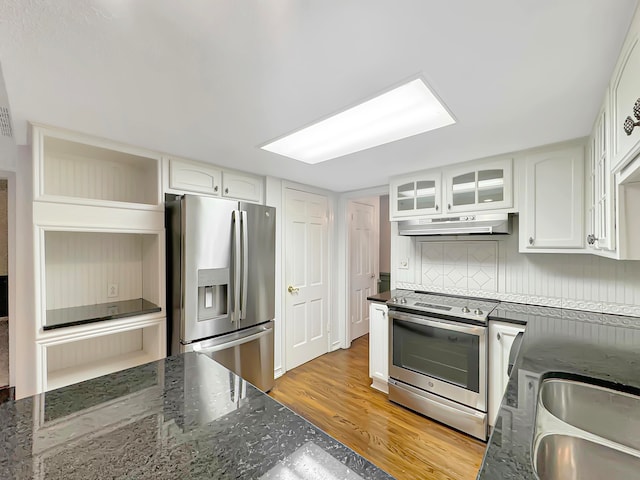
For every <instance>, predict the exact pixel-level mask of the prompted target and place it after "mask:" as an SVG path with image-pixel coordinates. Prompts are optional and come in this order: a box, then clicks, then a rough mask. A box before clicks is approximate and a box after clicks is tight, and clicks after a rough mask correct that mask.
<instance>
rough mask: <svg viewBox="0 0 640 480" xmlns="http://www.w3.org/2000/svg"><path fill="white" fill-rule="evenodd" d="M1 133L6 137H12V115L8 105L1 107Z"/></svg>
mask: <svg viewBox="0 0 640 480" xmlns="http://www.w3.org/2000/svg"><path fill="white" fill-rule="evenodd" d="M0 134H2V136H4V137H12V136H13V133H11V117H10V116H9V109H8V108H7V107H0Z"/></svg>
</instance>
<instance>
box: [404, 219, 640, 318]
mask: <svg viewBox="0 0 640 480" xmlns="http://www.w3.org/2000/svg"><path fill="white" fill-rule="evenodd" d="M514 220H515V222H514V225H513V230H514V233H513V234H512V235H509V236H495V237H457V238H452V239H451V240H449V239H446V240H444V239H442V238H433V239H432V238H429V237H400V236H395V237H394V238H393V244H394V248H395V249H396V252H395V256H396V258H397V259H400V260H403V261H404V260H408V262H407V267H406V268H400V267H398V268H395V270H394V272H393V274H392V276H393V275H395V280H396V288H408V289H420V290H428V291H436V292H442V293H452V294H458V295H469V296H478V297H486V298H495V299H498V300H503V301H510V302H518V303H529V304H535V305H544V306H553V307H561V308H570V309H577V310H589V311H594V312H604V313H614V314H619V315H634V316H640V261H620V260H610V259H608V258H603V257H598V256H595V255H589V254H545V253H529V254H523V253H519V252H518V235H517V231H518V225H517V218H516V219H514ZM396 263H398V261H396Z"/></svg>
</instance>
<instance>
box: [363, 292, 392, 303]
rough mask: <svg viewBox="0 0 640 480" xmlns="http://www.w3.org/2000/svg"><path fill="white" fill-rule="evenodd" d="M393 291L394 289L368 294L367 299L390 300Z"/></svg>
mask: <svg viewBox="0 0 640 480" xmlns="http://www.w3.org/2000/svg"><path fill="white" fill-rule="evenodd" d="M393 292H395V290H387V291H386V292H381V293H376V294H375V295H369V296H368V297H367V300H369V301H371V302H378V303H387V302H388V301H389V300H391V297H393Z"/></svg>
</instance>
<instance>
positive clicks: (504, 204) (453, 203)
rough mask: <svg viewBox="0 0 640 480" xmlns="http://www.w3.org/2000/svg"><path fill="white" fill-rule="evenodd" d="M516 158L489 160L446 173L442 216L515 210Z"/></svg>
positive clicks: (447, 170)
mask: <svg viewBox="0 0 640 480" xmlns="http://www.w3.org/2000/svg"><path fill="white" fill-rule="evenodd" d="M512 166H513V159H511V158H504V159H499V160H487V161H484V160H483V161H479V162H473V163H468V164H465V165H460V166H454V167H451V168H446V169H444V170H443V178H444V190H445V199H446V202H445V205H444V210H443V213H445V214H448V213H464V212H470V211H476V210H498V209H504V208H511V207H513V188H512V187H513V176H512Z"/></svg>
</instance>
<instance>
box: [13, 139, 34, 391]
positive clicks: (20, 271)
mask: <svg viewBox="0 0 640 480" xmlns="http://www.w3.org/2000/svg"><path fill="white" fill-rule="evenodd" d="M9 185H10V186H11V182H10V183H9ZM9 194H10V195H9V199H10V200H11V196H12V192H11V189H10V192H9ZM14 195H15V196H14V198H15V239H16V241H15V250H14V251H15V255H14V256H12V255H11V251H12V246H11V237H10V238H9V338H10V345H11V347H12V350H10V356H9V367H10V371H11V372H12V373H13V375H14V376H13V378H12V380H11V383H12V385H15V387H16V398H22V397H24V396H27V395H32V394H34V393H35V392H36V368H35V361H36V352H35V348H36V345H35V335H36V321H35V305H34V299H35V288H34V264H33V235H34V231H33V209H32V199H33V177H32V168H31V148H30V147H19V150H18V159H17V162H16V175H15V192H14ZM10 203H11V202H10ZM9 212H10V213H9V220H10V225H11V214H12V208H11V207H10V210H9ZM12 258H13V259H14V260H13V262H14V265H13V269H12Z"/></svg>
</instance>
